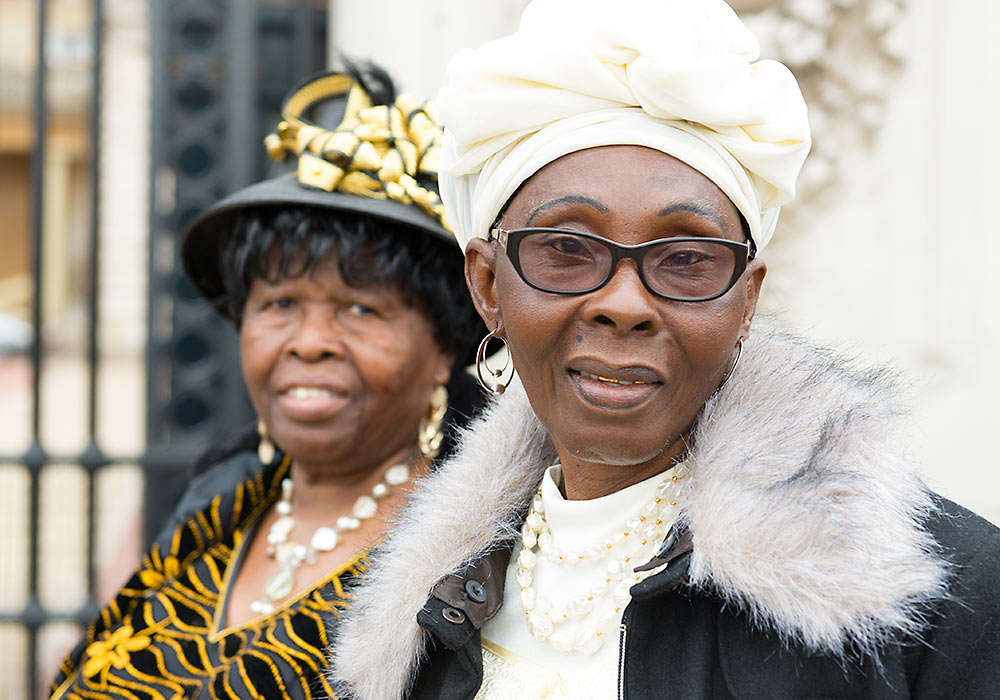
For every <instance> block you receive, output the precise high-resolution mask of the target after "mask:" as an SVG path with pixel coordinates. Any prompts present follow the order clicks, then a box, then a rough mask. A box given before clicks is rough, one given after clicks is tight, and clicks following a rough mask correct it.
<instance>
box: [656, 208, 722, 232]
mask: <svg viewBox="0 0 1000 700" xmlns="http://www.w3.org/2000/svg"><path fill="white" fill-rule="evenodd" d="M678 211H686V212H689V213H691V214H698V215H699V216H704V217H705V218H707V219H711V220H712V221H714V222H715V223H716V224H718V226H719V228H720V229H723V230H725V228H726V225H725V222H724V221H723V219H722V217H721V216H720V215H719V213H718V212H717V211H715V210H714V209H709V208H707V207H701V206H698V205H697V204H687V203H681V204H671V205H670V206H669V207H665V208H663V209H661V210H660V212H659V214H657V216H667V215H669V214H673V213H674V212H678Z"/></svg>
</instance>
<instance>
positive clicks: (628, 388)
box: [569, 362, 663, 411]
mask: <svg viewBox="0 0 1000 700" xmlns="http://www.w3.org/2000/svg"><path fill="white" fill-rule="evenodd" d="M581 364H582V365H584V366H580V365H577V366H575V367H571V368H570V369H569V377H570V381H572V382H573V385H574V386H575V387H576V390H577V393H579V395H580V396H581V397H582V398H583V399H584V401H586V402H587V403H589V404H591V405H592V406H594V407H596V408H601V409H605V410H613V411H622V410H628V409H632V408H637V407H639V406H641V405H642V404H644V403H646V402H647V401H648V400H649V399H650V398H651V397H652V396H653V394H655V393H656V392H657V391H659V389H660V387H661V386H663V382H662V380H661V379H660V376H659V375H658V374H657V373H656V372H654V371H653V370H651V369H648V368H645V367H626V368H622V369H613V368H611V367H609V366H607V365H603V363H596V362H589V363H581Z"/></svg>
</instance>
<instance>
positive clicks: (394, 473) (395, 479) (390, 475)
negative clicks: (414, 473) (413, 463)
mask: <svg viewBox="0 0 1000 700" xmlns="http://www.w3.org/2000/svg"><path fill="white" fill-rule="evenodd" d="M409 479H410V468H409V467H408V466H406V465H405V464H395V465H393V466H391V467H389V470H388V471H387V472H386V473H385V483H387V484H389V485H390V486H399V485H400V484H405V483H406V482H407V481H409Z"/></svg>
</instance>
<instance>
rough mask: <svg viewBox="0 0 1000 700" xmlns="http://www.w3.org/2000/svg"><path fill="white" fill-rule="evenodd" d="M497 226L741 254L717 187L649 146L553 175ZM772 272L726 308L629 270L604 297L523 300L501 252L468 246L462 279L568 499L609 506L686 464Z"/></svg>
mask: <svg viewBox="0 0 1000 700" xmlns="http://www.w3.org/2000/svg"><path fill="white" fill-rule="evenodd" d="M500 224H501V227H502V228H505V229H514V228H519V227H525V226H545V227H556V228H567V229H574V230H578V231H583V232H588V233H593V234H596V235H599V236H603V237H605V238H608V239H611V240H613V241H617V242H619V243H622V244H628V245H634V244H639V243H645V242H648V241H651V240H655V239H658V238H666V237H671V236H708V237H715V238H728V239H730V240H734V241H743V240H744V236H743V231H742V227H741V222H740V216H739V213H738V211H737V209H736V207H735V205H733V203H732V202H731V201H730V200H729V199H728V197H726V195H725V194H723V192H722V191H721V190H720V189H719V188H718V187H717V186H716V185H715V184H714V183H713V182H712V181H711V180H709V179H708V178H707V177H705V176H704V175H702V174H701V173H700V172H698V171H697V170H695V169H693V168H691V167H690V166H688V165H686V164H685V163H682V162H681V161H679V160H677V159H675V158H673V157H671V156H669V155H666V154H664V153H662V152H660V151H656V150H653V149H650V148H645V147H641V146H602V147H598V148H591V149H587V150H584V151H578V152H575V153H571V154H569V155H566V156H563V157H562V158H559V159H557V160H555V161H553V162H552V163H549V164H548V165H546V166H545V167H543V168H542V169H541V170H539V171H538V172H537V173H535V174H534V175H533V176H532V177H531V178H529V179H528V180H527V181H526V182H525V184H524V185H523V186H522V187H521V189H520V190H518V192H517V193H516V194H515V195H514V197H513V198H512V199H511V201H510V202H509V204H508V206H507V208H506V210H505V212H504V214H503V216H502V218H501V221H500ZM765 271H766V270H765V266H764V263H763V262H762V261H760V260H754V261H751V262H750V263H749V265H748V266H747V269H746V271H745V272H744V273H743V275H742V276H741V277H740V278H739V279H738V280H737V282H736V284H735V285H734V286H733V288H732V289H730V290H729V292H727V293H726V294H725V295H723V296H722V297H720V298H718V299H714V300H711V301H706V302H679V301H672V300H668V299H663V298H661V297H657V296H655V295H653V294H651V293H650V292H649V291H647V290H646V288H645V287H644V286H643V284H642V282H641V280H640V279H639V275H638V272H637V270H636V268H635V264H634V262H632V261H631V260H624V261H622V262H620V263H619V266H618V268H617V270H616V271H615V274H614V276H613V277H612V278H611V280H610V281H609V282H608V284H607V285H606V286H604V287H602V288H601V289H598V290H596V291H593V292H590V293H587V294H581V295H574V296H565V295H557V294H552V293H548V292H543V291H539V290H536V289H533V288H532V287H529V286H528V285H527V284H526V283H525V282H524V281H523V280H522V279H521V278H520V277H519V276H518V274H517V272H516V270H515V269H514V267H513V265H512V264H511V262H510V260H508V259H507V257H506V254H505V253H504V252H503V250H501V249H500V248H499V247H498V245H497V244H496V243H491V242H487V241H485V240H482V239H472V241H470V243H469V246H468V249H467V252H466V276H467V279H468V281H469V287H470V289H471V290H472V294H473V299H474V300H475V302H476V307H477V309H478V310H479V313H480V315H481V316H482V317H483V320H484V321H485V322H486V324H487V326H488V327H490V328H498V329H499V334H500V335H501V336H503V337H504V338H506V340H507V342H508V344H509V347H510V352H511V356H512V357H513V360H514V366H515V367H516V369H517V372H518V374H519V376H520V377H521V380H522V381H523V383H524V386H525V389H526V391H527V393H528V398H529V399H530V401H531V405H532V408H533V409H534V410H535V413H536V414H537V415H538V418H539V419H540V420H541V422H542V424H543V425H544V426H545V427H546V429H547V430H548V431H549V433H550V435H551V436H552V439H553V441H554V443H555V446H556V450H557V452H558V454H559V457H560V460H561V463H562V465H563V484H562V486H563V490H564V492H565V494H566V496H567V497H568V498H574V499H583V498H594V497H598V496H602V495H606V494H608V493H613V492H614V491H617V490H620V489H622V488H624V487H626V486H629V485H631V484H634V483H637V482H639V481H641V480H643V479H646V478H649V477H650V476H653V475H654V474H657V473H660V472H662V471H664V470H665V469H667V468H669V467H670V466H671V464H672V462H673V460H674V459H675V458H676V457H678V456H679V455H681V454H682V453H683V452H684V450H685V449H686V446H685V436H686V433H687V432H688V431H689V430H690V428H691V426H692V424H693V422H694V420H695V418H696V416H697V414H698V412H699V411H700V410H701V408H702V407H703V406H704V404H705V402H706V401H707V400H708V398H709V397H710V396H711V395H712V393H713V392H714V391H715V390H716V389H717V388H718V386H719V385H720V383H721V382H722V380H723V378H724V377H725V375H726V372H727V371H728V370H729V369H730V368H731V366H732V364H733V362H734V360H735V358H736V356H735V348H736V346H737V344H738V342H739V340H741V339H743V338H746V337H747V336H748V335H749V332H750V323H751V321H752V319H753V314H754V310H755V308H756V304H757V298H758V295H759V292H760V287H761V283H762V282H763V279H764V274H765ZM597 376H600V377H604V378H609V379H613V380H625V381H631V382H640V383H636V384H614V383H610V382H606V381H600V380H598V379H597V378H596V377H597Z"/></svg>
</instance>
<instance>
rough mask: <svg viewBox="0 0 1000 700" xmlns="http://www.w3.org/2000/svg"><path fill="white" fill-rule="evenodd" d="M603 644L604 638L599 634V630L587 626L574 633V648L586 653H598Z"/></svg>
mask: <svg viewBox="0 0 1000 700" xmlns="http://www.w3.org/2000/svg"><path fill="white" fill-rule="evenodd" d="M602 646H604V640H602V639H601V638H600V637H598V636H597V632H595V631H594V630H592V629H589V628H587V627H584V628H582V629H579V630H577V631H576V634H575V635H573V648H574V649H578V650H580V651H582V652H583V653H584V654H596V653H597V652H598V651H600V650H601V647H602Z"/></svg>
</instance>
